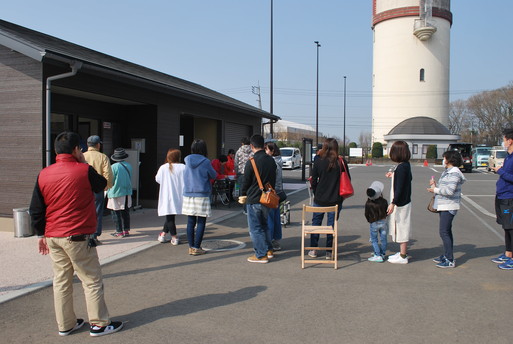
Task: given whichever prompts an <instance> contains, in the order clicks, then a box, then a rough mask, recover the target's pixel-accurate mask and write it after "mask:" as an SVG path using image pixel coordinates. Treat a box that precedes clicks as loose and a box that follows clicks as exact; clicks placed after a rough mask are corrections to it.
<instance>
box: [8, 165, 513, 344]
mask: <svg viewBox="0 0 513 344" xmlns="http://www.w3.org/2000/svg"><path fill="white" fill-rule="evenodd" d="M386 170H387V167H386V166H369V167H352V169H351V172H352V175H353V181H354V184H355V188H356V190H357V195H355V196H354V197H352V198H351V199H349V200H348V201H347V202H346V204H345V205H344V210H343V211H342V218H341V220H340V230H341V239H340V259H341V260H340V262H339V263H340V268H339V269H338V270H334V269H333V268H331V267H329V266H327V265H323V266H309V267H308V268H306V269H304V270H302V269H301V267H300V260H299V250H298V247H299V244H300V241H299V240H300V238H299V233H300V224H299V221H300V216H301V211H300V207H301V204H303V203H305V201H306V199H307V196H308V195H307V192H306V191H303V192H300V193H297V194H295V195H293V196H292V197H291V198H290V200H291V201H292V203H293V211H292V221H293V223H292V225H291V226H289V227H287V228H286V229H284V239H283V240H282V244H283V246H284V248H285V250H284V251H281V252H278V254H277V256H276V258H275V259H274V260H273V261H272V262H271V263H269V264H265V265H264V264H250V263H247V262H246V261H245V259H246V257H247V256H249V255H250V253H251V248H250V247H251V246H250V241H249V238H248V235H247V229H246V227H247V226H246V219H245V217H243V216H242V215H240V216H237V217H235V218H233V219H230V220H227V221H224V222H221V223H218V224H215V225H212V226H211V227H209V228H207V233H206V239H220V240H221V239H222V240H237V241H242V242H244V243H246V244H247V245H248V246H247V247H245V248H242V249H238V250H233V251H223V252H211V253H209V254H207V255H205V256H198V257H192V256H189V255H187V245H180V246H178V247H174V248H173V249H172V248H171V247H170V245H168V244H162V245H158V246H156V247H153V248H151V249H149V250H146V251H144V252H140V253H138V254H136V255H133V256H130V257H128V258H125V259H124V260H122V261H118V262H115V263H112V264H109V265H107V266H105V267H104V269H103V271H104V275H105V286H106V294H107V302H108V305H109V308H110V312H111V315H112V317H113V318H114V319H119V320H124V321H126V322H127V323H126V329H124V330H123V331H121V332H119V333H117V334H114V335H111V336H107V337H105V338H103V339H96V340H101V341H105V342H108V343H124V344H127V343H151V342H154V343H174V342H176V343H274V342H279V343H298V342H302V343H322V342H325V343H333V342H340V343H442V342H452V343H460V342H461V343H463V342H464V343H509V342H510V338H511V330H510V329H509V324H508V323H507V319H508V318H509V317H508V316H507V315H508V314H509V313H510V312H511V309H512V306H513V301H512V297H511V295H512V293H513V284H512V282H513V273H512V272H511V271H501V270H499V269H497V267H496V265H495V264H493V263H491V262H490V258H491V257H493V256H495V255H497V254H498V253H500V252H501V250H502V249H503V239H502V237H501V235H502V233H501V230H500V228H499V227H498V226H497V225H496V224H494V219H493V218H491V217H490V216H488V215H486V213H483V212H482V211H483V210H485V211H488V212H493V197H492V196H493V194H494V181H495V180H496V176H495V175H492V174H487V173H472V174H466V177H467V178H468V180H469V181H468V182H467V183H466V184H465V185H464V187H463V192H464V194H465V195H468V199H470V200H471V201H472V202H475V204H477V205H478V207H475V206H474V205H473V204H472V203H471V202H468V201H464V207H463V209H462V210H461V211H460V212H459V213H458V215H457V217H456V219H455V222H454V227H455V228H454V232H455V234H454V235H455V241H456V242H455V256H456V259H457V265H458V266H457V268H455V269H437V268H436V267H435V266H434V265H435V264H434V263H433V262H432V261H431V258H433V257H435V256H438V255H439V254H440V253H441V240H440V239H439V237H438V228H437V226H438V217H437V215H435V214H431V213H429V212H428V211H427V210H425V209H426V205H427V202H428V200H429V197H430V195H429V194H428V193H427V192H426V191H425V188H426V187H427V184H428V181H429V178H430V177H431V175H435V176H438V175H439V173H436V172H434V171H433V170H431V168H429V167H428V168H426V167H420V166H419V167H414V169H413V178H414V186H413V240H412V246H411V248H410V251H409V253H410V255H411V256H412V259H411V261H410V264H408V265H404V266H402V265H400V266H398V265H393V264H389V263H382V264H379V263H369V262H367V261H366V258H367V257H369V256H370V254H371V246H370V244H369V242H368V238H369V234H368V224H367V223H365V218H364V216H363V204H364V202H365V197H364V190H365V188H366V187H367V186H368V185H369V184H370V183H371V182H372V181H373V180H375V179H380V180H385V178H384V174H385V172H386ZM435 170H437V171H438V172H441V170H442V169H441V168H440V167H435ZM298 171H299V170H296V171H291V172H290V173H292V174H294V173H297V172H298ZM299 173H300V172H299ZM291 176H292V177H293V175H290V176H289V174H288V172H287V178H288V177H291ZM298 182H299V181H298ZM387 192H388V189H387ZM479 207H481V209H480V208H479ZM389 248H390V249H391V252H395V251H396V250H397V249H398V246H397V245H395V244H391V245H390V246H389ZM75 300H76V311H77V314H78V315H79V316H81V317H85V316H86V313H85V309H84V302H83V294H82V290H81V287H80V285H79V284H78V283H77V284H76V292H75ZM0 323H1V324H2V325H3V326H2V337H3V339H4V340H5V342H8V343H36V342H37V343H59V342H67V343H70V342H72V343H86V342H87V343H90V341H91V340H94V339H91V338H90V337H89V335H88V333H87V331H86V330H85V329H83V330H80V331H79V332H77V333H76V334H73V335H72V337H71V338H66V337H64V338H60V337H59V336H58V335H57V329H56V325H55V320H54V315H53V303H52V291H51V289H50V288H46V289H44V290H41V291H38V292H35V293H33V294H31V295H27V296H24V297H20V298H18V299H15V300H13V301H10V302H7V303H4V304H1V305H0Z"/></svg>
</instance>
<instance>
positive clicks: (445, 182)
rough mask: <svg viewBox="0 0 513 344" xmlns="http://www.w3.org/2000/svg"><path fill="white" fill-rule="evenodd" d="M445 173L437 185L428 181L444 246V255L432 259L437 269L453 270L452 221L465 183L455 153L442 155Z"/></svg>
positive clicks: (458, 155) (458, 158)
mask: <svg viewBox="0 0 513 344" xmlns="http://www.w3.org/2000/svg"><path fill="white" fill-rule="evenodd" d="M443 157H444V166H445V171H444V172H443V173H442V176H441V177H440V179H439V180H438V186H437V183H436V182H435V181H434V179H431V181H430V186H431V187H430V188H428V189H427V190H428V191H429V192H432V193H434V194H435V202H434V205H433V208H435V209H436V210H438V211H439V213H438V214H439V216H440V238H442V242H443V245H444V254H443V255H441V256H440V257H437V258H435V259H433V261H434V262H435V263H437V265H436V266H437V267H438V268H454V267H455V266H456V260H455V259H454V256H453V246H454V238H453V236H452V221H453V219H454V216H456V213H457V212H458V209H460V202H461V186H462V185H463V183H464V182H465V181H466V179H465V177H464V176H463V173H461V171H460V169H459V166H461V163H462V162H461V155H460V153H458V152H457V151H447V152H445V153H444V154H443Z"/></svg>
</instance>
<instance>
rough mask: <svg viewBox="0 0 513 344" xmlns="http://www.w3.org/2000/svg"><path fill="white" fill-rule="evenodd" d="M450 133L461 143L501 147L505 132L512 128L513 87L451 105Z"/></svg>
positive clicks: (511, 85)
mask: <svg viewBox="0 0 513 344" xmlns="http://www.w3.org/2000/svg"><path fill="white" fill-rule="evenodd" d="M449 107H450V109H449V130H450V131H451V133H452V134H456V135H460V136H461V141H464V142H470V143H473V144H486V145H488V146H496V145H500V144H501V142H502V131H503V130H504V128H513V83H510V84H509V85H508V86H505V87H501V88H499V89H496V90H492V91H484V92H481V93H478V94H475V95H473V96H471V97H470V98H468V99H467V100H456V101H454V102H451V103H450V104H449Z"/></svg>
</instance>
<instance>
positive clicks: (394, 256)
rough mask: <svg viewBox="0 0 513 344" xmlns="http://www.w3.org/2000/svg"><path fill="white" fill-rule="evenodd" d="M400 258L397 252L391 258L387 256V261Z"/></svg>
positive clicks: (399, 253)
mask: <svg viewBox="0 0 513 344" xmlns="http://www.w3.org/2000/svg"><path fill="white" fill-rule="evenodd" d="M400 256H401V252H397V253H396V254H393V255H391V256H388V260H389V261H390V260H394V259H396V258H397V257H400Z"/></svg>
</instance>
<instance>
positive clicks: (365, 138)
mask: <svg viewBox="0 0 513 344" xmlns="http://www.w3.org/2000/svg"><path fill="white" fill-rule="evenodd" d="M358 143H359V144H360V147H363V148H369V147H370V146H371V144H372V133H371V132H370V131H362V132H360V135H359V136H358Z"/></svg>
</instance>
